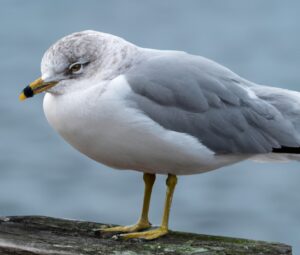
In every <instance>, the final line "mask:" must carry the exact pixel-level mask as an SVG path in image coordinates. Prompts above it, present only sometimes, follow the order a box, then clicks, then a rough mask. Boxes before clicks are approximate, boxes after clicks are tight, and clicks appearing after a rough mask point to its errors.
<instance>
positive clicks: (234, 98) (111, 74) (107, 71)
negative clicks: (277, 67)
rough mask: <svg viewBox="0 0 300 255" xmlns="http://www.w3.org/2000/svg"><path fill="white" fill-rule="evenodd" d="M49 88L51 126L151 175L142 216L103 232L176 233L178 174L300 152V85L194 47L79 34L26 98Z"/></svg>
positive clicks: (48, 61) (90, 151) (48, 55)
mask: <svg viewBox="0 0 300 255" xmlns="http://www.w3.org/2000/svg"><path fill="white" fill-rule="evenodd" d="M41 92H46V93H45V96H44V100H43V108H44V112H45V116H46V118H47V120H48V122H49V124H50V125H51V126H52V127H53V128H54V129H55V130H56V131H57V132H58V133H59V134H60V135H61V136H62V137H63V138H64V139H65V140H66V141H67V142H68V143H70V144H71V145H72V146H73V147H75V148H76V149H77V150H79V151H80V152H81V153H83V154H85V155H86V156H88V157H89V158H91V159H93V160H95V161H97V162H99V163H102V164H105V165H107V166H109V167H112V168H115V169H119V170H123V169H131V170H135V171H140V172H142V173H143V180H144V183H145V191H144V200H143V206H142V212H141V216H140V218H139V220H138V221H137V223H136V224H134V225H130V226H117V227H111V228H106V229H104V230H103V231H105V232H113V233H116V232H117V233H118V234H119V236H120V237H122V238H124V239H129V238H139V239H149V240H151V239H156V238H158V237H161V236H163V235H166V234H167V233H168V231H169V227H168V224H169V214H170V208H171V203H172V197H173V193H174V189H175V186H176V183H177V175H191V174H198V173H204V172H208V171H211V170H215V169H218V168H221V167H223V166H227V165H231V164H234V163H237V162H240V161H242V160H246V159H253V160H259V161H271V160H277V161H286V160H298V159H299V154H300V93H299V92H296V91H290V90H286V89H282V88H275V87H269V86H264V85H258V84H256V83H253V82H250V81H248V80H246V79H244V78H242V77H240V76H239V75H237V74H235V73H234V72H232V71H231V70H229V69H227V68H226V67H224V66H222V65H220V64H218V63H216V62H214V61H212V60H210V59H207V58H204V57H201V56H195V55H191V54H188V53H186V52H181V51H171V50H156V49H148V48H142V47H139V46H136V45H134V44H132V43H130V42H128V41H126V40H124V39H122V38H120V37H117V36H114V35H110V34H107V33H102V32H97V31H92V30H86V31H81V32H76V33H73V34H71V35H67V36H65V37H63V38H62V39H60V40H58V41H57V42H56V43H54V44H53V45H52V46H51V47H50V48H49V49H48V50H47V51H46V52H45V54H44V56H43V58H42V62H41V77H40V78H38V79H37V80H35V81H34V82H32V83H30V84H29V85H28V86H27V87H26V88H25V89H24V90H23V91H22V93H21V94H20V96H19V99H20V100H24V99H26V98H29V97H32V96H34V95H36V94H39V93H41ZM156 174H163V175H167V179H166V186H167V187H166V189H167V190H166V199H165V206H164V211H163V217H162V222H161V225H160V227H157V228H154V229H152V228H151V224H150V221H149V217H148V211H149V206H150V198H151V192H152V187H153V184H154V182H155V177H156Z"/></svg>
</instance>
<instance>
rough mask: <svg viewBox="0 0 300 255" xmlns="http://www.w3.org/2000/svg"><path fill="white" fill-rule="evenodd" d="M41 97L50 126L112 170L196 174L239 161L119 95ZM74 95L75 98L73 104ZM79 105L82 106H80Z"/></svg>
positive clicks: (83, 151)
mask: <svg viewBox="0 0 300 255" xmlns="http://www.w3.org/2000/svg"><path fill="white" fill-rule="evenodd" d="M86 93H89V95H84V93H80V94H79V93H78V94H71V95H59V96H56V95H51V94H49V93H48V94H46V96H45V98H44V111H45V115H46V118H47V120H48V122H49V123H50V125H51V126H52V127H53V128H54V129H55V130H56V131H57V132H58V133H59V134H60V135H61V136H62V137H63V138H64V139H65V140H66V141H67V142H68V143H70V144H71V145H72V146H73V147H75V148H76V149H77V150H79V151H80V152H81V153H83V154H85V155H86V156H88V157H90V158H92V159H94V160H96V161H98V162H100V163H103V164H105V165H108V166H110V167H113V168H117V169H132V170H137V171H142V172H148V173H161V174H167V173H171V174H176V175H186V174H196V173H201V172H206V171H210V170H213V169H216V168H219V167H222V166H224V165H228V164H232V163H234V162H237V161H240V160H242V157H240V156H234V155H233V156H226V157H224V156H216V155H215V153H214V152H213V151H211V150H209V149H208V148H207V147H205V146H204V145H203V144H201V142H199V141H198V140H197V139H196V138H195V137H192V136H190V135H188V134H184V133H179V132H174V131H171V130H167V129H165V128H163V127H162V126H160V125H158V124H157V123H156V122H154V121H153V120H151V119H150V118H148V117H147V116H146V115H144V114H143V113H142V112H139V111H138V110H136V109H134V108H132V107H129V106H128V105H127V104H126V101H125V100H124V98H123V97H120V94H117V93H113V92H109V91H108V92H106V93H104V94H105V95H104V94H103V95H102V96H101V97H100V98H99V97H97V96H96V95H97V93H95V92H92V91H90V92H86ZM75 98H76V102H75ZM87 98H88V100H87ZM83 106H84V107H83Z"/></svg>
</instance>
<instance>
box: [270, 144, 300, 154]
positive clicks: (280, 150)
mask: <svg viewBox="0 0 300 255" xmlns="http://www.w3.org/2000/svg"><path fill="white" fill-rule="evenodd" d="M272 152H273V153H287V154H300V147H287V146H282V147H281V148H274V149H273V150H272Z"/></svg>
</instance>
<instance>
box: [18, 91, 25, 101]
mask: <svg viewBox="0 0 300 255" xmlns="http://www.w3.org/2000/svg"><path fill="white" fill-rule="evenodd" d="M26 98H27V97H26V96H25V94H24V93H23V92H22V93H21V94H20V96H19V100H20V101H24V100H25V99H26Z"/></svg>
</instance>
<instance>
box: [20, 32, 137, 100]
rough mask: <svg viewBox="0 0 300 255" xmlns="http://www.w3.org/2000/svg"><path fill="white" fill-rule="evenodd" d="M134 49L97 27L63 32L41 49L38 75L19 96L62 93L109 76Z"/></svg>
mask: <svg viewBox="0 0 300 255" xmlns="http://www.w3.org/2000/svg"><path fill="white" fill-rule="evenodd" d="M135 51H136V47H135V46H134V45H133V44H131V43H129V42H127V41H125V40H123V39H122V38H119V37H116V36H113V35H110V34H105V33H101V32H97V31H92V30H86V31H82V32H77V33H74V34H71V35H68V36H65V37H63V38H62V39H60V40H59V41H57V42H56V43H54V44H53V45H52V46H51V47H50V48H49V49H48V50H47V51H46V52H45V54H44V56H43V58H42V63H41V73H42V76H41V78H39V79H37V80H36V81H34V82H33V83H31V84H30V85H29V86H27V87H26V88H25V89H24V90H23V93H22V94H21V95H20V99H21V100H24V99H26V98H27V97H32V96H33V95H35V94H38V93H40V92H42V91H47V92H50V93H53V94H63V93H65V92H66V91H71V90H76V89H78V88H79V86H78V85H79V84H80V83H81V82H82V81H85V80H87V79H89V80H90V81H91V80H93V79H94V78H95V77H97V78H98V80H105V79H112V78H114V77H116V76H117V75H118V74H120V72H122V71H123V70H122V68H120V67H121V66H126V65H124V62H126V61H127V59H129V60H130V59H131V57H132V55H134V54H132V53H133V52H135ZM130 56H131V57H130Z"/></svg>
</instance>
